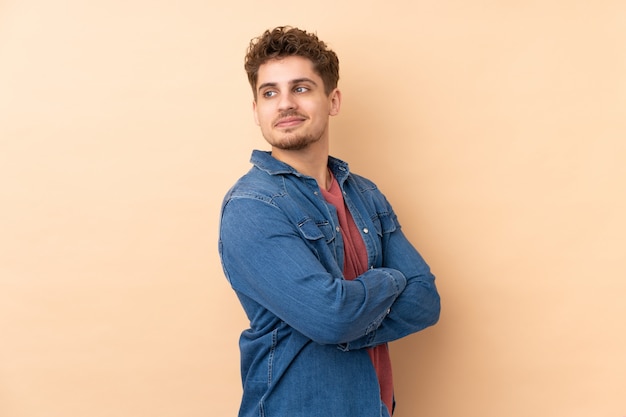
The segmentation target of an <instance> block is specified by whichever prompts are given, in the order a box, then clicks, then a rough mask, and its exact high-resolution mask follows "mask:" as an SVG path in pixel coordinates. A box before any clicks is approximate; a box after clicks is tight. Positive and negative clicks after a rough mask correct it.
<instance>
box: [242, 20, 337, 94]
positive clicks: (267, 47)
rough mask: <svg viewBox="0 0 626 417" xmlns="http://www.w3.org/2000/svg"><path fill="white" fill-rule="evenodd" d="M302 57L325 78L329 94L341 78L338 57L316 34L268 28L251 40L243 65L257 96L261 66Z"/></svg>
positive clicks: (253, 91) (290, 28)
mask: <svg viewBox="0 0 626 417" xmlns="http://www.w3.org/2000/svg"><path fill="white" fill-rule="evenodd" d="M288 56H301V57H304V58H307V59H309V60H310V61H311V62H312V63H313V70H314V71H315V72H316V74H317V75H319V76H320V77H321V78H322V80H323V81H324V91H325V92H326V95H329V94H330V93H331V92H332V91H333V90H334V89H335V88H337V82H338V81H339V59H338V58H337V54H335V52H333V51H332V50H330V49H329V48H328V47H327V46H326V43H324V42H323V41H321V40H320V39H319V38H318V37H317V35H315V34H313V33H308V32H306V31H304V30H301V29H298V28H294V27H291V26H279V27H277V28H275V29H272V30H266V31H265V32H264V33H263V34H262V35H261V36H259V37H257V38H254V39H252V40H251V41H250V45H249V47H248V51H247V53H246V58H245V64H244V68H245V70H246V73H247V74H248V81H249V82H250V86H251V87H252V93H253V94H254V100H255V101H256V99H257V91H256V87H257V80H258V75H259V68H260V67H261V65H263V64H264V63H266V62H267V61H269V60H272V59H281V58H285V57H288Z"/></svg>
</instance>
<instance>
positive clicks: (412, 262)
mask: <svg viewBox="0 0 626 417" xmlns="http://www.w3.org/2000/svg"><path fill="white" fill-rule="evenodd" d="M389 213H390V218H391V220H392V221H393V224H394V225H395V226H394V227H392V228H390V229H391V230H390V233H388V234H383V237H382V240H383V242H382V247H383V267H385V268H392V269H394V270H398V271H401V272H402V274H403V275H404V276H405V277H406V283H407V284H406V287H405V288H404V290H403V291H402V294H400V296H398V297H397V298H396V299H395V300H394V302H393V304H392V305H391V307H390V309H389V314H387V315H386V316H385V318H384V319H383V320H382V322H381V324H380V326H379V327H378V328H376V329H375V330H373V331H372V332H370V333H368V334H366V335H364V336H362V337H360V338H358V339H355V340H352V341H350V342H349V343H345V344H342V345H340V346H339V347H340V349H342V350H353V349H361V348H366V347H373V346H376V345H379V344H382V343H387V342H391V341H394V340H397V339H400V338H402V337H405V336H407V335H409V334H412V333H415V332H418V331H420V330H423V329H425V328H427V327H429V326H432V325H434V324H435V323H437V321H438V320H439V313H440V310H441V304H440V296H439V293H438V291H437V287H436V285H435V277H434V275H433V274H432V273H431V271H430V267H429V266H428V264H427V263H426V262H425V261H424V259H423V258H422V256H421V255H420V254H419V252H418V251H417V250H416V249H415V247H414V246H413V245H412V244H411V243H410V242H409V240H408V239H407V238H406V236H405V235H404V233H403V232H402V229H401V228H400V225H399V223H398V221H397V219H396V216H395V214H393V211H392V210H391V209H390V211H389Z"/></svg>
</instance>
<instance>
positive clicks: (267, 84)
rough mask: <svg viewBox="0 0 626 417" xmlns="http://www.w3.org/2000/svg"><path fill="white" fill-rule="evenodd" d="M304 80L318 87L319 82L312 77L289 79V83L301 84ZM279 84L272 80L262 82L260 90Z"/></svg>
mask: <svg viewBox="0 0 626 417" xmlns="http://www.w3.org/2000/svg"><path fill="white" fill-rule="evenodd" d="M303 82H307V83H311V84H313V85H314V86H316V87H317V83H316V82H315V81H313V80H312V79H310V78H306V77H302V78H296V79H295V80H291V81H289V84H290V85H294V84H300V83H303ZM277 85H278V83H272V82H270V83H263V84H261V85H260V86H259V87H258V91H261V90H262V89H264V88H267V87H276V86H277Z"/></svg>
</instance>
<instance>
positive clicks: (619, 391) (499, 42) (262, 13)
mask: <svg viewBox="0 0 626 417" xmlns="http://www.w3.org/2000/svg"><path fill="white" fill-rule="evenodd" d="M213 3H219V4H217V5H211V4H213ZM268 4H269V3H266V2H259V1H256V0H247V1H243V0H240V1H237V0H235V1H224V2H209V1H192V0H183V1H177V2H167V1H148V0H130V1H103V0H97V1H79V0H62V1H56V2H50V1H42V0H20V1H17V0H14V1H12V0H5V1H4V2H1V3H0V204H1V213H2V216H1V217H0V416H2V417H79V416H80V417H84V416H90V417H104V416H107V417H109V416H118V417H135V416H151V417H161V416H163V417H165V416H168V417H170V416H172V417H173V416H176V417H180V416H189V417H200V416H234V415H235V414H236V410H237V407H238V401H239V395H240V386H239V369H238V366H239V364H238V358H239V353H238V350H237V338H238V334H239V332H240V331H241V330H242V329H243V328H244V326H245V325H246V322H245V319H244V316H243V314H242V312H241V310H240V307H239V305H238V303H237V300H236V298H235V297H234V295H233V294H232V292H231V290H230V288H229V287H228V285H227V283H226V280H225V279H224V278H223V275H222V272H221V268H220V265H219V259H218V256H217V250H216V239H217V237H216V233H217V222H218V210H219V204H220V201H221V198H222V196H223V194H224V192H225V191H226V190H227V188H228V187H229V186H230V185H231V184H232V183H233V181H234V180H235V179H236V178H237V177H238V176H239V175H241V174H242V173H243V172H244V171H245V170H247V169H248V166H249V164H248V157H249V153H250V150H251V149H252V148H264V149H265V148H266V146H265V143H264V141H263V140H262V139H261V137H260V135H259V133H258V132H257V129H256V126H255V125H254V123H253V120H252V116H251V112H250V110H251V104H250V103H251V96H250V92H249V90H248V86H247V84H246V80H245V75H244V73H243V70H242V59H243V53H244V50H245V48H246V46H247V42H248V40H249V39H250V38H251V37H252V36H254V35H256V34H257V33H259V32H260V31H262V30H263V29H265V28H268V27H271V26H275V25H280V24H293V25H297V26H301V27H303V28H306V29H309V30H313V31H317V33H318V34H319V35H320V36H321V37H322V38H323V39H326V40H327V41H328V42H329V43H330V44H331V46H332V47H333V48H334V49H335V50H336V51H337V52H338V54H339V56H340V59H341V64H342V79H341V81H340V86H341V88H342V90H343V93H344V106H343V109H342V114H341V115H340V116H338V117H337V118H335V119H334V120H333V127H332V129H333V134H332V136H333V140H334V144H333V153H334V154H336V155H337V156H339V157H342V158H344V159H347V160H348V161H349V162H350V163H351V166H352V167H353V169H354V170H355V171H357V172H359V173H361V174H364V175H366V176H368V177H371V178H372V179H374V180H376V181H377V182H378V183H379V185H380V186H381V188H382V189H383V191H385V192H386V194H387V195H388V197H389V198H390V200H391V201H392V202H393V203H394V205H395V207H396V209H397V211H398V213H399V215H400V219H401V221H402V223H403V225H404V227H405V230H406V232H407V234H408V235H409V236H410V237H411V239H412V240H413V241H414V242H415V243H416V244H417V246H418V247H419V248H420V250H421V251H422V253H423V254H424V256H425V257H426V258H427V260H428V261H429V263H430V264H431V266H432V268H433V270H434V272H435V273H436V275H437V276H438V283H439V287H440V290H441V293H442V297H443V313H442V317H441V321H440V323H439V324H438V325H437V326H436V327H434V328H432V329H429V330H427V331H425V332H423V333H421V334H418V335H414V336H411V337H409V338H407V339H405V340H403V341H400V342H396V343H394V344H393V345H392V353H393V360H394V363H395V365H396V367H395V369H396V373H395V378H396V383H397V386H398V388H397V396H398V400H399V408H398V410H397V413H396V415H397V416H398V417H412V416H429V417H450V416H464V417H500V416H508V417H528V416H546V417H561V416H562V417H566V416H567V417H578V416H580V417H583V416H585V417H587V416H613V417H617V416H623V415H625V414H626V402H625V400H624V387H625V386H626V355H625V354H624V348H625V346H626V336H625V335H626V332H625V331H624V330H625V328H626V325H625V321H626V319H625V317H626V303H625V302H624V296H625V294H626V279H625V277H626V266H625V262H624V259H625V257H624V249H625V244H626V241H625V238H624V236H625V235H626V220H625V216H624V213H625V212H626V195H625V193H624V189H625V179H626V122H625V120H626V117H625V111H626V46H625V45H626V5H625V3H624V2H622V1H620V0H614V1H610V0H606V1H603V0H599V1H593V2H590V1H579V0H560V1H559V0H547V1H527V2H522V1H512V0H510V1H500V2H490V1H486V0H482V1H454V0H428V1H408V0H407V1H397V2H373V1H368V2H363V1H350V2H337V1H335V0H322V1H318V2H313V3H308V4H302V3H297V2H291V3H288V4H281V5H280V6H269V5H268ZM277 4H278V3H277Z"/></svg>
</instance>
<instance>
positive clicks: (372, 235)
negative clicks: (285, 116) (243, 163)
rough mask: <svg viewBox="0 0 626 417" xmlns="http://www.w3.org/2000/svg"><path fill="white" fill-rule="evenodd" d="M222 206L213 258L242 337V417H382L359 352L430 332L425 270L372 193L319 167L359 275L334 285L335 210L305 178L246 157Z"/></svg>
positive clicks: (335, 167) (346, 175)
mask: <svg viewBox="0 0 626 417" xmlns="http://www.w3.org/2000/svg"><path fill="white" fill-rule="evenodd" d="M251 162H252V164H253V165H254V166H253V167H252V168H251V169H250V171H249V172H248V173H247V174H246V175H244V176H243V177H242V178H241V179H240V180H239V181H237V183H236V184H235V185H234V186H233V187H232V188H231V189H230V190H229V191H228V193H227V194H226V197H225V198H224V202H223V205H222V212H221V219H220V234H219V252H220V257H221V261H222V267H223V269H224V273H225V275H226V278H227V279H228V281H229V282H230V285H231V286H232V288H233V289H234V291H235V293H236V294H237V296H238V298H239V300H240V302H241V305H242V307H243V309H244V310H245V312H246V315H247V317H248V318H249V320H250V328H249V329H247V330H245V331H244V332H243V333H242V334H241V337H240V340H239V346H240V350H241V376H242V383H243V397H242V401H241V406H240V411H239V416H240V417H253V416H255V417H316V416H319V417H332V416H337V417H388V416H389V413H388V411H387V408H386V407H385V406H384V404H383V403H382V401H381V399H380V391H379V386H378V380H377V377H376V373H375V371H374V368H373V365H372V363H371V360H370V358H369V356H368V354H367V350H366V348H368V347H372V346H376V345H379V344H382V343H387V342H390V341H393V340H396V339H399V338H401V337H404V336H406V335H409V334H411V333H414V332H417V331H419V330H422V329H424V328H425V327H428V326H430V325H433V324H435V323H436V322H437V320H438V318H439V310H440V304H439V295H438V293H437V289H436V287H435V282H434V280H435V278H434V276H433V275H432V274H431V272H430V269H429V267H428V265H427V264H426V262H424V260H423V259H422V257H421V256H420V254H419V253H418V252H417V251H416V249H415V248H414V247H413V246H412V245H411V243H409V241H408V240H407V239H406V237H405V236H404V234H403V232H402V230H401V228H400V224H399V223H398V220H397V218H396V215H395V213H394V211H393V209H392V208H391V206H390V204H389V203H388V202H387V199H386V198H385V197H384V196H383V194H382V193H381V192H380V191H379V190H378V188H377V187H376V185H375V184H374V183H372V182H371V181H369V180H367V179H365V178H363V177H361V176H358V175H355V174H353V173H350V171H349V169H348V165H347V164H346V163H345V162H343V161H340V160H338V159H336V158H333V157H329V162H328V166H329V168H330V169H331V170H332V172H333V174H334V176H335V178H337V181H338V183H339V185H340V187H341V189H342V191H343V194H344V199H345V202H346V205H347V207H348V209H349V210H350V213H351V214H352V217H353V218H354V221H355V223H356V225H357V227H358V228H359V230H360V231H361V236H362V237H363V240H364V242H365V246H366V248H367V255H368V262H369V270H368V271H367V272H365V273H364V274H362V275H360V276H359V277H357V278H356V279H355V280H353V281H349V280H344V279H343V274H342V271H343V239H342V236H341V232H340V229H339V221H338V219H337V214H336V211H335V209H334V207H333V206H332V205H331V204H329V203H327V202H326V201H325V200H324V198H323V196H322V194H321V192H320V189H319V187H318V185H317V182H316V180H315V179H314V178H312V177H309V176H306V175H303V174H301V173H299V172H298V171H296V170H295V169H293V168H292V167H290V166H289V165H287V164H285V163H283V162H280V161H278V160H276V159H274V158H273V157H272V156H271V154H270V153H269V152H262V151H254V152H253V153H252V159H251Z"/></svg>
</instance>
